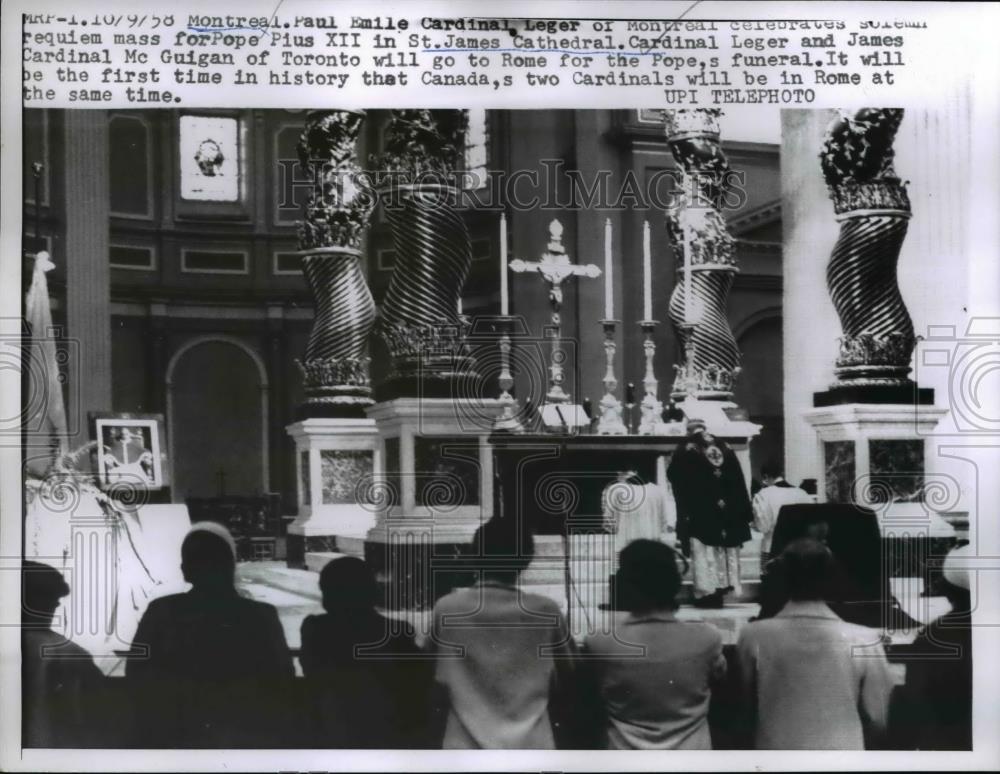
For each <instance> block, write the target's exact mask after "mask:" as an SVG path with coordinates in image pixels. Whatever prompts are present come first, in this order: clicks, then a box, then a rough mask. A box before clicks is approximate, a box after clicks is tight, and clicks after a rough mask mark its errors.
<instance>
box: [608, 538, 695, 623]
mask: <svg viewBox="0 0 1000 774" xmlns="http://www.w3.org/2000/svg"><path fill="white" fill-rule="evenodd" d="M677 562H678V559H677V553H676V552H675V551H674V550H673V549H672V548H671V547H670V546H668V545H667V544H666V543H661V542H659V541H658V540H633V541H632V542H631V543H629V544H628V545H627V546H625V548H624V549H622V552H621V555H620V557H619V562H618V572H617V573H616V574H615V597H616V599H615V600H614V603H615V607H616V608H617V609H619V610H630V611H632V612H648V611H652V610H674V609H676V608H677V592H678V591H680V588H681V570H680V568H679V567H678V566H677Z"/></svg>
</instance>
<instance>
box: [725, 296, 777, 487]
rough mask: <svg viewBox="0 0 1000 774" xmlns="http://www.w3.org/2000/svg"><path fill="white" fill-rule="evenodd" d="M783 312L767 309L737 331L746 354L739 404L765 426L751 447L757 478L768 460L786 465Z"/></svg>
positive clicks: (744, 354)
mask: <svg viewBox="0 0 1000 774" xmlns="http://www.w3.org/2000/svg"><path fill="white" fill-rule="evenodd" d="M781 323H782V321H781V310H780V309H778V308H775V309H765V310H763V311H761V312H758V313H757V314H755V315H753V316H752V317H751V318H750V319H748V320H746V321H745V322H744V323H743V325H741V326H739V327H738V328H737V330H736V339H737V343H738V345H739V348H740V352H741V353H742V355H743V370H742V371H741V372H740V378H739V381H738V382H737V385H736V391H735V392H736V395H735V400H736V403H737V404H738V405H740V406H742V407H744V408H745V409H746V410H747V413H749V415H750V419H751V420H752V421H753V422H756V423H757V424H759V425H762V429H761V431H760V435H758V436H757V437H756V438H755V439H754V440H753V443H751V445H750V464H751V468H752V470H753V475H754V477H755V478H758V479H759V478H760V466H761V465H762V464H763V463H764V462H766V461H767V460H770V459H774V460H777V461H778V462H779V463H783V462H784V450H785V422H784V402H783V401H784V398H783V396H784V393H783V389H784V373H783V354H782V338H781V337H782V333H781Z"/></svg>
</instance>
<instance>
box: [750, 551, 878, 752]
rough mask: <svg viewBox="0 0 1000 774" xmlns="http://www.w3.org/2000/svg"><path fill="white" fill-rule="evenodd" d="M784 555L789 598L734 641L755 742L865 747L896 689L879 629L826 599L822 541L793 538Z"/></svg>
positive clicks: (828, 566) (828, 565)
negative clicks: (855, 620)
mask: <svg viewBox="0 0 1000 774" xmlns="http://www.w3.org/2000/svg"><path fill="white" fill-rule="evenodd" d="M779 561H780V562H781V564H782V571H783V572H784V573H786V577H787V579H788V588H789V593H790V599H789V601H788V602H787V603H786V604H785V606H784V607H783V608H782V609H781V612H779V613H778V614H777V615H776V616H775V617H774V618H768V619H766V620H758V621H754V622H752V623H749V624H747V625H746V626H745V627H744V628H743V630H742V631H741V632H740V636H739V640H738V642H737V657H738V664H739V672H740V680H741V684H742V691H743V696H744V699H745V702H746V708H747V711H748V714H749V717H750V726H751V727H752V728H753V729H754V743H755V746H756V748H757V749H766V750H863V749H865V747H866V740H867V741H869V742H871V741H872V740H875V739H877V738H878V737H879V736H881V735H882V734H884V732H885V728H886V724H887V717H888V710H889V697H890V693H891V691H892V679H891V677H890V674H889V666H888V663H887V661H886V658H885V652H884V650H883V648H882V643H881V640H880V637H879V633H878V632H877V631H875V630H873V629H869V628H867V627H863V626H857V625H855V624H849V623H846V622H845V621H843V620H842V619H841V618H839V617H838V616H837V615H836V614H835V613H834V612H833V611H832V610H831V609H830V608H829V607H828V606H827V604H826V602H824V601H823V600H824V586H825V584H826V582H827V581H828V579H829V578H830V576H831V574H832V566H833V556H832V554H831V553H830V550H829V549H828V548H827V547H826V546H824V545H823V544H822V543H819V542H818V541H815V540H812V539H809V538H803V539H800V540H796V541H794V542H792V543H791V544H789V546H788V547H787V548H786V549H785V551H784V552H783V553H782V555H781V557H780V559H779ZM869 746H870V745H869Z"/></svg>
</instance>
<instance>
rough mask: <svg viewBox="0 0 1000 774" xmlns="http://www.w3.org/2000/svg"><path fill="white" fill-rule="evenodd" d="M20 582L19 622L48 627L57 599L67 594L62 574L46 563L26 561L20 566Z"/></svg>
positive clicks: (57, 605)
mask: <svg viewBox="0 0 1000 774" xmlns="http://www.w3.org/2000/svg"><path fill="white" fill-rule="evenodd" d="M21 583H22V589H23V605H22V607H21V622H22V623H23V624H24V625H25V626H34V627H42V626H44V627H48V626H49V625H50V624H51V623H52V616H53V614H55V612H56V608H57V607H59V600H60V599H62V598H63V597H65V596H66V595H67V594H69V586H68V585H66V581H65V580H63V576H62V574H61V573H60V572H59V571H58V570H56V569H55V568H54V567H49V565H47V564H42V563H41V562H31V561H26V562H24V564H23V565H22V567H21Z"/></svg>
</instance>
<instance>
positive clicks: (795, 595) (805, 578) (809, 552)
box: [781, 538, 833, 601]
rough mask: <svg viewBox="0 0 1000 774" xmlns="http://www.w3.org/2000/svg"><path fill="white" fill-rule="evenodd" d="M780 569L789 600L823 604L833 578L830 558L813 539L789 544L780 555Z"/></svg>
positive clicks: (830, 555) (824, 549) (831, 557)
mask: <svg viewBox="0 0 1000 774" xmlns="http://www.w3.org/2000/svg"><path fill="white" fill-rule="evenodd" d="M781 566H782V570H783V571H784V576H785V582H786V584H787V588H788V596H789V598H790V599H794V600H798V601H812V600H823V599H826V597H827V592H828V588H829V584H830V582H831V580H832V575H833V554H832V553H831V552H830V549H829V548H827V547H826V546H825V545H823V544H822V543H821V542H819V541H818V540H815V539H813V538H799V539H798V540H793V541H792V542H791V543H789V544H788V546H786V548H785V550H784V551H783V552H782V553H781Z"/></svg>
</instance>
